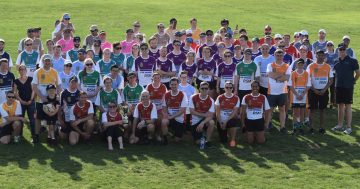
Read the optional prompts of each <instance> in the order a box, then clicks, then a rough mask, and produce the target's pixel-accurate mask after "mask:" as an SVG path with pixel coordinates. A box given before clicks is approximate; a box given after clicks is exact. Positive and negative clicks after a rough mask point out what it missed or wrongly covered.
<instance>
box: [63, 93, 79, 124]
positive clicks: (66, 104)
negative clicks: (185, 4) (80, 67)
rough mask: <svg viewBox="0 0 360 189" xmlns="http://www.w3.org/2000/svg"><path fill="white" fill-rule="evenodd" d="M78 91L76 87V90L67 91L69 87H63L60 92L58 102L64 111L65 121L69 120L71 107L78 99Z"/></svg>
mask: <svg viewBox="0 0 360 189" xmlns="http://www.w3.org/2000/svg"><path fill="white" fill-rule="evenodd" d="M79 96H80V91H79V90H78V89H76V91H73V92H71V91H69V89H65V90H63V91H62V92H61V94H60V104H61V107H62V108H63V111H64V117H65V121H66V122H69V121H70V113H71V107H72V106H74V105H75V103H76V102H77V101H78V100H79Z"/></svg>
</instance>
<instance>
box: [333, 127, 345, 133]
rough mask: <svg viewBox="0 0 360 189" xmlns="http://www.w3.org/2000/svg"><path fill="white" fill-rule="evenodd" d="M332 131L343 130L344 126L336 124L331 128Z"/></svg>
mask: <svg viewBox="0 0 360 189" xmlns="http://www.w3.org/2000/svg"><path fill="white" fill-rule="evenodd" d="M331 130H332V131H334V132H335V131H345V128H344V127H339V125H336V126H335V127H333V128H331Z"/></svg>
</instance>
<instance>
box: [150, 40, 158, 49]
mask: <svg viewBox="0 0 360 189" xmlns="http://www.w3.org/2000/svg"><path fill="white" fill-rule="evenodd" d="M157 44H158V40H157V39H156V38H155V39H153V40H151V41H150V47H151V48H153V49H156V48H157Z"/></svg>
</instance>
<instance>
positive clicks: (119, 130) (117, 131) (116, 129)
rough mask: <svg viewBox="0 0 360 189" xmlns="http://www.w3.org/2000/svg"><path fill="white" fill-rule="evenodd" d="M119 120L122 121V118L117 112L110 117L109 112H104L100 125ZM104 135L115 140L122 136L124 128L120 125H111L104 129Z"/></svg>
mask: <svg viewBox="0 0 360 189" xmlns="http://www.w3.org/2000/svg"><path fill="white" fill-rule="evenodd" d="M121 120H122V116H121V114H120V113H119V112H116V114H115V115H111V114H110V113H109V112H104V113H103V114H102V116H101V122H102V123H108V122H115V121H121ZM105 135H106V137H109V136H111V137H112V138H113V139H115V138H116V139H117V138H119V137H122V136H123V135H124V128H123V127H122V126H121V125H113V126H109V127H106V130H105Z"/></svg>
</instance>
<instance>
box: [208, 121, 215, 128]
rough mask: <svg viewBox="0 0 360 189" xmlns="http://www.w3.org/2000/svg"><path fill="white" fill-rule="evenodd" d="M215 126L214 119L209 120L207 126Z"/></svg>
mask: <svg viewBox="0 0 360 189" xmlns="http://www.w3.org/2000/svg"><path fill="white" fill-rule="evenodd" d="M214 127H215V121H214V120H210V121H209V128H211V129H212V128H214Z"/></svg>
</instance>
